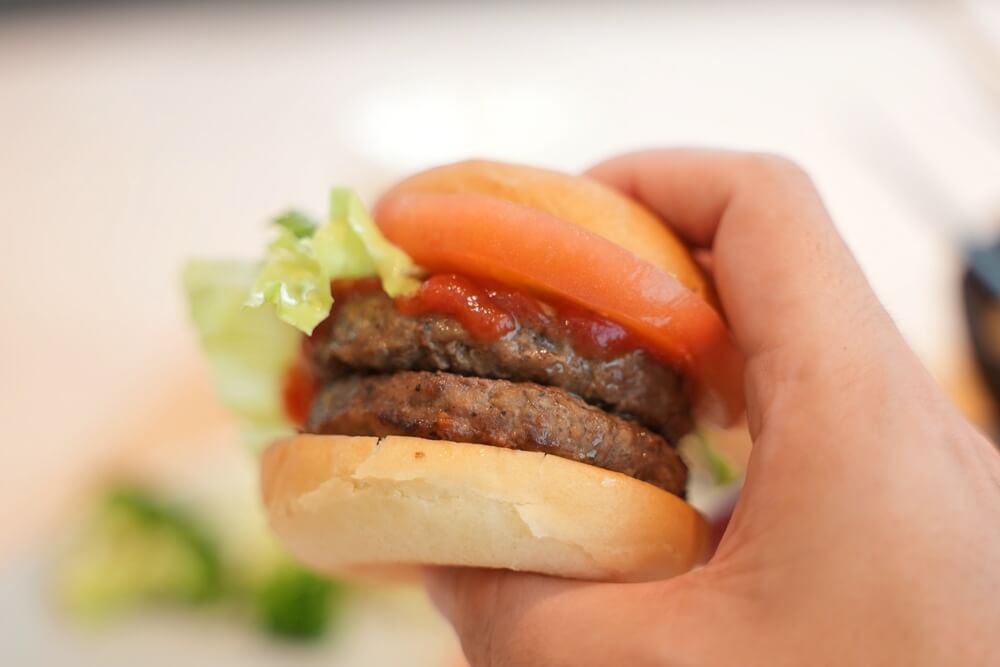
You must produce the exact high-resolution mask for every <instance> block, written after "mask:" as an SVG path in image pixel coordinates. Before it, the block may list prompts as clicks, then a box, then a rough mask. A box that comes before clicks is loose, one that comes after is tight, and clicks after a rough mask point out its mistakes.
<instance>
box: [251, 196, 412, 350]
mask: <svg viewBox="0 0 1000 667" xmlns="http://www.w3.org/2000/svg"><path fill="white" fill-rule="evenodd" d="M275 222H276V224H277V225H278V226H279V227H280V228H281V230H280V232H279V234H278V237H277V238H276V239H275V240H274V241H273V242H272V243H271V245H270V247H269V248H268V252H267V256H266V257H265V259H264V264H263V267H262V268H261V270H260V273H259V275H258V276H257V279H256V281H255V282H254V284H253V288H252V290H251V292H250V296H249V298H248V299H247V300H246V305H248V306H251V307H254V308H257V307H260V306H263V305H265V304H272V305H273V306H274V309H275V313H276V314H277V316H278V318H279V319H281V320H283V321H285V322H287V323H288V324H291V325H292V326H293V327H295V328H297V329H299V330H300V331H302V332H304V333H307V334H309V333H312V331H313V329H315V328H316V325H318V324H319V323H320V322H322V321H323V320H324V319H325V318H326V316H327V315H329V314H330V308H331V306H332V305H333V296H332V294H331V293H330V281H331V280H334V279H337V278H360V277H365V276H378V277H379V278H381V279H382V288H383V289H384V290H385V291H386V293H387V294H388V295H389V296H400V295H403V294H409V293H412V292H413V291H415V290H416V289H417V287H418V286H419V281H418V280H417V278H416V276H417V275H418V273H419V270H418V269H417V267H416V266H415V265H414V264H413V262H412V261H411V260H410V258H409V257H408V256H407V255H406V253H404V252H403V251H402V250H400V249H399V248H397V247H396V246H394V245H392V244H391V243H389V242H388V241H387V240H386V239H385V237H384V236H382V232H380V231H379V229H378V227H376V226H375V222H374V221H373V220H372V218H371V216H370V215H369V214H368V212H367V211H366V210H365V207H364V205H363V204H362V203H361V200H360V199H359V198H358V196H357V195H356V194H355V193H354V192H352V191H351V190H348V189H345V188H334V190H333V192H332V193H331V196H330V217H329V219H328V220H327V222H326V223H324V224H322V225H316V224H315V223H313V222H312V221H310V220H309V219H308V218H307V217H306V216H304V215H302V214H301V213H298V212H295V211H290V212H288V213H286V214H284V215H282V216H280V217H279V218H278V219H277V220H276V221H275Z"/></svg>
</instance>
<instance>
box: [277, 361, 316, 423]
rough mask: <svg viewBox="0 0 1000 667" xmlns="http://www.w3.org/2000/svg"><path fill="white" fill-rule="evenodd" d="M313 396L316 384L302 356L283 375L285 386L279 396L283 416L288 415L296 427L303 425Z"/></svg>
mask: <svg viewBox="0 0 1000 667" xmlns="http://www.w3.org/2000/svg"><path fill="white" fill-rule="evenodd" d="M315 395H316V383H315V381H314V379H313V376H312V373H311V372H310V370H309V366H307V365H306V360H305V355H304V354H303V355H300V356H299V357H298V358H297V359H296V360H295V363H293V364H292V366H291V368H289V369H288V372H287V373H286V374H285V386H284V388H283V390H282V394H281V398H282V401H283V403H284V405H285V414H287V415H288V418H289V419H291V420H292V423H293V424H295V425H296V426H298V427H302V426H303V425H305V423H306V419H307V418H308V417H309V408H310V407H312V402H313V397H314V396H315Z"/></svg>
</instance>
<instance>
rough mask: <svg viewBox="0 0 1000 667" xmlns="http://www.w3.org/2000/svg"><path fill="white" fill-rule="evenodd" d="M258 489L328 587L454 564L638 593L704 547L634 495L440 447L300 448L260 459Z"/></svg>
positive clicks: (600, 481)
mask: <svg viewBox="0 0 1000 667" xmlns="http://www.w3.org/2000/svg"><path fill="white" fill-rule="evenodd" d="M262 487H263V496H264V502H265V504H266V506H267V512H268V515H269V518H270V523H271V526H272V528H273V529H274V530H275V531H276V532H277V534H278V535H279V536H280V538H281V539H282V541H283V542H284V543H285V545H286V546H287V547H288V548H289V549H290V550H291V551H292V553H293V554H294V555H296V556H297V557H298V558H300V559H302V560H303V561H304V562H306V563H308V564H309V565H311V566H313V567H315V568H317V569H319V570H321V571H325V572H331V573H340V574H343V573H351V574H357V573H358V572H361V573H365V574H373V573H379V572H390V573H392V574H393V575H397V574H398V573H399V571H400V568H401V566H402V567H405V566H415V565H459V566H473V567H490V568H507V569H512V570H522V571H528V572H539V573H544V574H550V575H557V576H562V577H571V578H578V579H594V580H605V581H642V580H649V579H657V578H664V577H669V576H672V575H675V574H678V573H681V572H684V571H686V570H688V569H690V568H691V567H692V566H693V565H694V564H695V563H696V562H697V560H698V558H699V557H700V556H701V554H702V550H703V546H704V540H705V534H706V533H705V524H704V521H703V519H702V518H701V516H700V515H699V514H698V513H697V512H696V511H695V510H694V509H693V508H692V507H691V506H690V505H688V504H687V503H685V502H684V501H683V500H681V499H680V498H677V497H676V496H673V495H671V494H669V493H667V492H666V491H663V490H661V489H658V488H656V487H654V486H652V485H650V484H647V483H645V482H640V481H637V480H635V479H632V478H630V477H627V476H625V475H622V474H619V473H616V472H610V471H607V470H604V469H601V468H597V467H594V466H590V465H586V464H583V463H579V462H576V461H570V460H568V459H562V458H559V457H557V456H549V455H545V454H540V453H537V452H522V451H516V450H510V449H503V448H499V447H490V446H486V445H476V444H468V443H454V442H448V441H440V440H424V439H421V438H409V437H401V436H389V437H385V438H374V437H352V436H340V435H300V436H297V437H293V438H291V439H288V440H284V441H281V442H278V443H276V444H274V445H273V446H271V448H270V449H268V450H267V452H266V453H265V455H264V460H263V479H262Z"/></svg>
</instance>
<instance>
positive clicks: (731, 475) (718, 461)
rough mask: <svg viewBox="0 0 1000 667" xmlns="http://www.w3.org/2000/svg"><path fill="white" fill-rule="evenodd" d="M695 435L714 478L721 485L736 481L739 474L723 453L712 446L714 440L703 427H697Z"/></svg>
mask: <svg viewBox="0 0 1000 667" xmlns="http://www.w3.org/2000/svg"><path fill="white" fill-rule="evenodd" d="M695 435H696V437H697V438H698V442H699V444H700V445H701V453H702V456H704V457H705V462H706V463H707V464H708V470H709V472H710V473H711V474H712V480H713V481H714V482H715V483H716V484H718V485H719V486H726V485H729V484H732V483H733V482H735V481H736V480H737V478H738V477H739V476H738V475H737V474H736V472H735V471H734V470H733V468H732V466H731V465H730V464H729V461H727V460H726V458H725V457H724V456H723V455H722V453H721V452H720V451H719V450H717V449H716V448H715V447H714V446H712V441H711V439H710V438H709V437H708V435H706V434H705V433H704V432H703V431H702V430H701V429H696V430H695Z"/></svg>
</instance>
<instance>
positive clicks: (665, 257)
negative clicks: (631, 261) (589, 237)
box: [386, 160, 714, 302]
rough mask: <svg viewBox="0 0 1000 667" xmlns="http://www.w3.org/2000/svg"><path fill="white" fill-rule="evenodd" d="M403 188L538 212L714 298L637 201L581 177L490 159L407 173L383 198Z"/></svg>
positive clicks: (681, 248)
mask: <svg viewBox="0 0 1000 667" xmlns="http://www.w3.org/2000/svg"><path fill="white" fill-rule="evenodd" d="M403 192H434V193H466V194H478V195H486V196H491V197H496V198H498V199H504V200H506V201H510V202H514V203H516V204H521V205H523V206H527V207H529V208H534V209H538V210H540V211H544V212H545V213H548V214H549V215H553V216H555V217H557V218H561V219H562V220H564V221H566V222H571V223H573V224H575V225H579V226H580V227H583V228H584V229H587V230H588V231H591V232H593V233H594V234H597V235H599V236H603V237H604V238H606V239H608V240H609V241H612V242H614V243H616V244H618V245H619V246H621V247H622V248H625V249H626V250H628V251H630V252H631V253H632V254H633V255H636V256H637V257H639V258H641V259H644V260H646V261H647V262H650V263H651V264H655V265H656V266H658V267H660V268H661V269H664V270H666V271H667V272H669V273H671V274H673V275H674V276H675V277H676V278H677V280H678V281H680V282H681V283H682V284H683V285H685V286H686V287H687V288H688V289H690V290H691V291H693V292H695V293H696V294H698V295H699V296H701V297H703V298H705V299H706V300H708V301H709V302H713V301H714V296H713V295H712V294H711V293H710V292H711V291H710V288H709V287H708V283H707V282H706V280H705V277H704V275H703V274H702V272H701V271H700V270H699V268H698V266H697V265H696V264H695V262H694V260H693V259H692V258H691V254H690V253H689V252H688V250H687V248H686V247H685V245H684V243H682V242H681V241H680V240H679V239H678V238H677V237H676V236H675V235H674V234H673V232H671V231H670V230H669V229H668V228H667V226H666V225H664V224H663V222H662V221H661V220H659V219H658V218H657V217H656V216H655V215H653V214H652V213H651V212H650V211H649V210H647V209H646V208H645V207H643V206H642V205H641V204H639V203H638V202H636V201H634V200H632V199H629V198H628V197H626V196H624V195H622V194H621V193H619V192H617V191H616V190H613V189H611V188H609V187H607V186H606V185H604V184H602V183H599V182H597V181H595V180H593V179H591V178H587V177H586V176H576V175H572V174H564V173H561V172H558V171H551V170H548V169H539V168H537V167H527V166H524V165H518V164H508V163H504V162H493V161H490V160H467V161H465V162H456V163H454V164H447V165H444V166H441V167H435V168H433V169H428V170H427V171H422V172H420V173H418V174H415V175H413V176H410V177H409V178H407V179H405V180H403V181H402V182H400V183H399V184H398V185H396V186H395V187H393V188H392V189H391V190H390V191H389V192H388V193H387V194H386V196H389V195H392V194H398V193H403Z"/></svg>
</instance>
